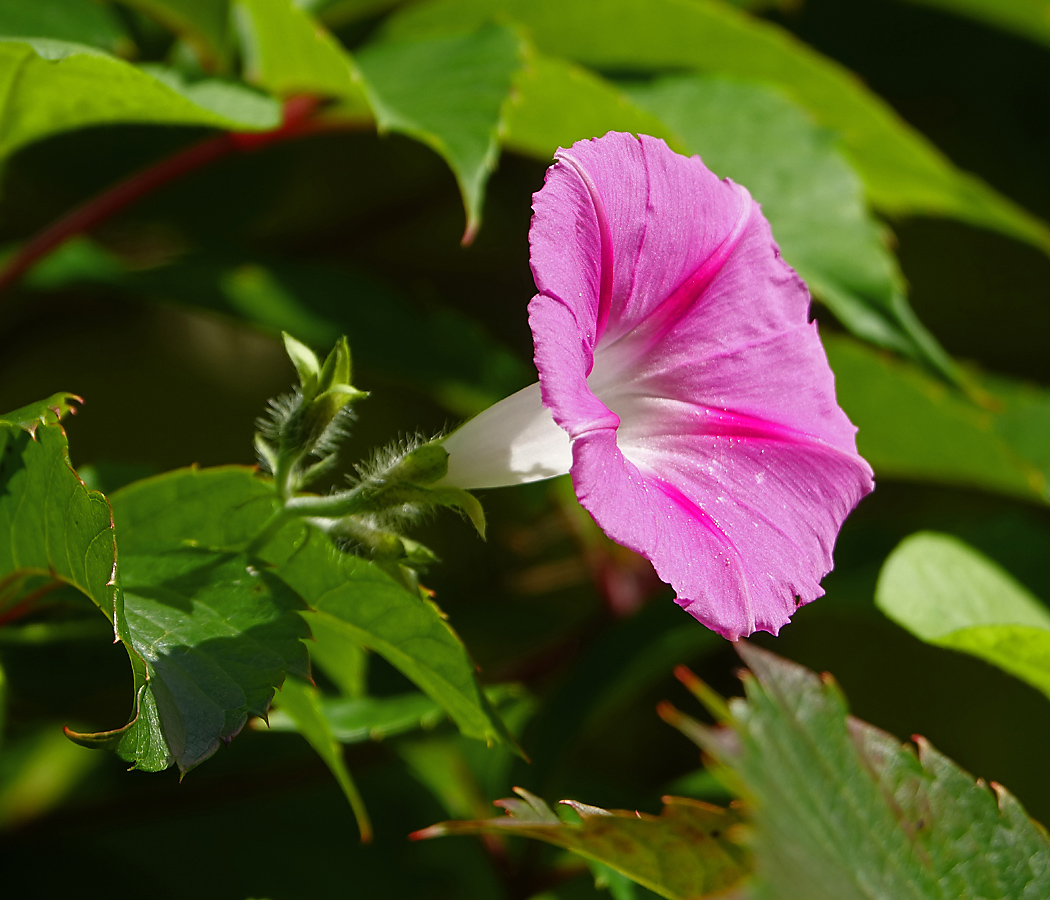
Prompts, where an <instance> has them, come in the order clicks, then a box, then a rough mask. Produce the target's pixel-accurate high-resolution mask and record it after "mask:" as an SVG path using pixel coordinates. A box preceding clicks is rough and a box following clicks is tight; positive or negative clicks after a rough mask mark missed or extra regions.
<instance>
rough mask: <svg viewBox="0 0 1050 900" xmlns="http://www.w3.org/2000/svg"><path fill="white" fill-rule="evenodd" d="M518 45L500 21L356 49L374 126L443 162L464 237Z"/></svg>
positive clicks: (493, 146) (493, 147)
mask: <svg viewBox="0 0 1050 900" xmlns="http://www.w3.org/2000/svg"><path fill="white" fill-rule="evenodd" d="M522 52H523V47H522V43H521V40H520V38H519V37H518V36H517V34H516V33H515V32H514V31H512V30H510V29H508V28H502V27H499V26H490V27H485V28H482V29H481V30H479V31H476V32H474V33H471V34H461V35H452V36H448V37H436V38H429V39H428V38H424V39H422V40H406V41H392V42H389V43H381V44H372V45H369V46H368V47H367V48H365V50H363V51H362V52H361V53H360V54H359V55H358V64H359V65H360V67H361V73H362V75H363V77H364V80H365V89H366V91H367V93H368V99H369V101H370V103H371V105H372V109H373V111H374V112H375V116H376V121H377V123H378V125H379V129H380V131H397V132H400V133H402V134H406V135H408V136H409V137H413V138H415V139H416V140H419V141H422V142H423V143H425V144H427V145H428V146H429V147H432V148H433V149H434V151H435V152H437V153H438V154H440V155H441V157H442V158H443V159H444V160H445V161H446V162H447V163H448V164H449V167H450V168H451V169H452V172H453V174H454V175H455V176H456V181H457V182H458V184H459V189H460V193H461V194H462V195H463V205H464V206H465V207H466V211H467V227H466V231H465V232H464V235H463V242H464V243H465V244H466V243H470V241H471V240H472V239H473V237H474V234H475V233H476V232H477V230H478V227H479V225H480V224H481V207H482V203H483V201H484V197H485V183H486V182H487V181H488V177H489V175H490V174H491V172H492V170H493V169H494V168H495V166H496V159H497V157H498V155H499V143H498V138H499V132H500V124H501V117H502V115H503V110H504V106H505V103H506V101H507V99H508V95H509V94H510V88H511V83H512V81H513V79H514V75H515V73H516V72H517V71H518V69H519V68H520V67H521V62H522V60H521V56H522Z"/></svg>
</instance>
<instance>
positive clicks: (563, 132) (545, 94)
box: [503, 51, 684, 160]
mask: <svg viewBox="0 0 1050 900" xmlns="http://www.w3.org/2000/svg"><path fill="white" fill-rule="evenodd" d="M608 131H629V132H632V133H634V134H651V135H653V136H655V137H662V138H664V139H665V140H667V141H668V143H670V144H671V146H672V147H673V148H674V149H676V150H679V151H680V150H683V149H684V148H683V146H682V144H681V141H680V139H679V138H678V137H677V135H675V134H674V132H673V131H672V130H671V129H670V128H669V127H668V126H667V125H666V124H664V122H663V121H661V120H660V119H659V118H657V117H656V116H654V115H652V114H651V113H649V112H647V111H645V110H644V109H641V108H640V107H639V106H638V105H637V104H635V103H633V102H632V101H631V99H630V98H629V97H628V96H627V95H626V94H624V93H623V92H622V91H621V90H620V89H619V88H617V87H616V86H615V85H613V84H612V83H611V82H609V81H606V80H605V79H604V78H601V77H600V76H598V75H596V74H594V73H593V72H591V71H589V70H588V69H584V68H582V67H581V66H577V65H574V64H573V63H570V62H567V61H566V60H562V59H554V58H552V57H549V56H544V55H543V54H541V53H537V52H535V51H531V52H530V53H529V54H528V57H527V60H526V65H525V68H524V69H523V70H522V72H521V73H520V74H519V76H518V78H517V79H516V80H515V82H514V93H513V96H512V99H511V103H510V106H509V107H508V109H507V126H506V134H505V136H504V138H503V145H504V146H505V147H506V148H507V149H508V150H514V151H516V152H517V153H522V154H525V155H527V156H535V157H537V158H539V159H544V160H549V159H553V157H554V151H555V150H557V149H558V148H559V147H569V146H571V145H572V144H573V143H575V142H576V141H580V140H584V139H586V138H591V137H595V136H597V135H602V134H605V133H606V132H608Z"/></svg>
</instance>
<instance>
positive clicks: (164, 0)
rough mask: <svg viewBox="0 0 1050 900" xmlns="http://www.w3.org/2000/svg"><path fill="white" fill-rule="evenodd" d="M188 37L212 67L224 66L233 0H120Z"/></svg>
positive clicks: (183, 36)
mask: <svg viewBox="0 0 1050 900" xmlns="http://www.w3.org/2000/svg"><path fill="white" fill-rule="evenodd" d="M120 2H121V3H124V4H126V5H127V6H130V7H132V8H134V9H137V10H139V11H140V12H143V13H145V14H146V15H147V16H150V17H151V18H153V19H156V21H158V22H160V23H161V24H162V25H164V26H165V27H166V28H168V29H170V30H171V31H173V32H175V33H176V34H177V35H179V37H181V38H183V39H184V40H186V41H187V42H188V43H189V44H190V45H191V46H192V47H193V48H194V50H196V51H197V55H198V57H199V58H200V60H201V63H202V65H203V66H204V67H205V68H206V69H209V70H212V69H216V68H221V67H222V66H223V65H224V64H225V62H226V60H227V58H228V56H229V52H230V35H229V22H230V0H120Z"/></svg>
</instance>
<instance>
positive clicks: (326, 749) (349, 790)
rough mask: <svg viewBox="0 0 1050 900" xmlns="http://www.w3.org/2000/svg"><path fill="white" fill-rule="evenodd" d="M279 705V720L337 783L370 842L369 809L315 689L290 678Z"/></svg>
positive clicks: (285, 685) (366, 841)
mask: <svg viewBox="0 0 1050 900" xmlns="http://www.w3.org/2000/svg"><path fill="white" fill-rule="evenodd" d="M278 702H279V703H280V715H281V718H282V719H285V718H286V719H287V720H288V721H289V722H290V723H292V724H293V725H294V730H295V731H298V732H299V734H301V735H302V736H303V737H304V738H306V740H307V741H308V742H309V744H310V746H311V747H313V748H314V750H316V751H317V754H318V755H319V756H320V757H321V759H323V760H324V762H325V765H326V766H328V768H329V770H330V771H331V773H332V774H333V775H334V776H335V780H336V781H337V782H339V787H340V788H341V789H342V791H343V795H344V796H345V797H346V799H347V800H348V801H349V803H350V807H351V808H352V809H353V811H354V817H355V818H356V819H357V827H358V830H359V831H360V832H361V840H362V841H363V842H364V843H368V842H369V841H371V840H372V823H371V821H370V820H369V818H368V810H367V809H365V804H364V801H363V800H362V799H361V794H360V792H359V791H358V790H357V785H356V784H354V781H353V779H352V778H351V777H350V770H349V769H348V768H347V767H346V761H345V760H344V759H343V748H342V747H341V746H340V745H339V740H338V738H337V736H336V735H335V734H334V733H333V732H332V728H331V726H330V724H329V718H328V716H327V715H326V714H325V710H324V709H323V708H322V701H321V696H320V694H319V693H318V691H317V689H316V688H315V687H312V686H311V685H309V684H306V683H305V682H303V681H300V680H299V679H298V678H289V679H288V680H287V681H285V683H284V687H282V688H281V694H280V699H279V701H278ZM289 730H290V729H289Z"/></svg>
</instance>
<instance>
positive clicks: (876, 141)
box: [388, 0, 1050, 251]
mask: <svg viewBox="0 0 1050 900" xmlns="http://www.w3.org/2000/svg"><path fill="white" fill-rule="evenodd" d="M492 19H498V20H506V21H510V22H513V23H516V24H518V25H520V26H521V27H522V28H523V29H524V32H525V34H526V37H528V38H529V39H531V40H532V41H533V42H534V43H535V45H536V47H537V48H538V49H539V50H540V51H542V52H543V53H547V54H549V55H551V56H558V57H564V58H567V59H571V60H573V61H575V62H578V63H582V64H583V65H586V66H590V67H592V68H595V69H598V70H599V71H628V72H642V71H650V72H654V73H661V72H667V71H681V70H683V69H685V70H697V71H703V72H710V73H714V74H719V75H728V76H732V77H736V78H745V79H748V80H753V81H762V82H767V83H769V84H774V85H777V86H779V87H780V88H781V89H782V90H784V91H785V92H786V93H787V94H788V96H790V97H791V98H792V99H793V100H795V101H796V102H797V103H798V104H799V105H800V106H802V107H803V108H805V109H807V110H809V112H810V113H811V114H812V115H813V116H814V117H815V118H816V120H817V121H818V122H819V123H821V124H822V125H825V126H827V127H829V128H832V129H833V130H835V131H837V132H839V133H840V134H842V136H843V141H844V145H845V148H846V152H847V155H848V156H849V158H850V160H851V161H852V163H853V164H854V166H855V167H856V168H857V171H858V172H859V173H860V175H861V177H862V178H863V180H864V183H865V186H866V188H867V192H868V197H869V199H870V200H871V202H872V203H873V204H874V205H875V206H876V207H877V208H879V209H880V210H882V211H884V212H887V213H890V214H891V215H916V214H921V215H939V216H951V217H955V218H958V219H961V220H962V221H965V222H969V223H972V224H975V225H980V226H983V227H986V228H993V229H997V230H999V231H1001V232H1003V233H1004V234H1008V235H1011V236H1013V237H1016V238H1020V239H1022V240H1026V241H1029V242H1030V243H1032V244H1035V245H1036V246H1039V247H1041V248H1042V249H1043V250H1045V251H1050V228H1048V227H1047V225H1046V224H1045V223H1044V222H1042V221H1040V220H1039V219H1037V218H1036V217H1034V216H1032V215H1031V214H1029V213H1027V212H1025V211H1024V210H1023V209H1021V208H1020V207H1018V206H1017V205H1016V204H1014V203H1013V202H1011V201H1010V200H1008V199H1006V198H1005V197H1003V196H1002V195H1001V194H998V193H997V192H996V191H995V190H993V189H992V188H991V187H989V186H988V185H987V184H985V183H984V182H983V181H981V180H980V179H978V178H976V177H974V176H972V175H969V174H967V173H965V172H962V171H960V170H958V169H957V168H955V167H954V166H953V165H952V164H951V162H950V161H949V160H947V159H946V158H945V157H944V156H943V154H941V153H940V151H938V150H937V149H936V148H935V147H934V146H933V145H932V144H931V143H930V142H929V141H927V140H926V139H925V138H924V137H923V136H922V135H920V134H919V133H918V132H917V131H915V130H914V129H912V128H911V127H910V126H908V125H907V124H906V123H905V122H904V121H903V120H902V119H901V118H900V117H899V116H898V115H897V114H896V113H895V112H894V111H893V110H892V109H891V108H890V106H889V104H887V103H886V102H885V101H884V100H882V99H881V98H879V97H877V96H876V95H874V94H872V93H871V92H870V91H868V90H867V89H866V88H865V87H864V86H863V84H862V83H861V82H860V81H859V80H858V79H857V78H856V76H855V75H853V73H851V72H849V71H847V70H846V69H845V68H843V67H841V66H840V65H839V64H838V63H835V62H833V61H832V60H830V59H828V58H827V57H824V56H822V55H821V54H819V53H818V52H816V51H815V50H813V49H811V48H810V47H808V46H806V45H805V44H802V43H801V42H799V41H797V40H796V39H795V38H794V37H793V36H791V35H789V34H788V33H787V32H785V31H783V30H782V29H780V28H778V27H777V26H776V25H774V24H772V23H771V22H768V21H765V20H762V19H758V18H755V17H753V16H750V15H748V14H747V13H745V12H743V11H741V10H737V9H733V8H732V7H730V6H729V5H727V4H724V3H720V2H717V0H647V2H646V3H638V2H636V0H607V2H605V3H603V4H602V8H601V14H600V15H599V14H596V12H595V8H594V5H593V3H591V2H590V0H429V2H421V3H416V4H413V5H412V6H410V7H408V8H406V9H405V10H404V11H402V12H399V13H396V14H395V15H394V16H393V18H392V19H391V20H390V22H389V25H388V33H389V34H390V35H391V36H397V37H402V38H403V37H407V36H409V35H415V36H420V35H434V34H447V33H449V32H451V31H459V30H465V29H468V28H471V27H477V25H478V24H480V23H482V22H486V21H490V20H492Z"/></svg>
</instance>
